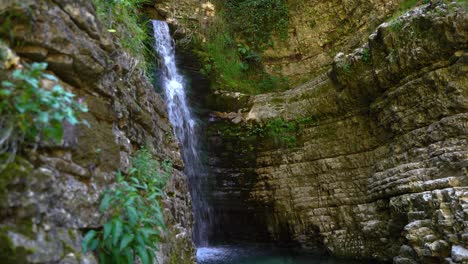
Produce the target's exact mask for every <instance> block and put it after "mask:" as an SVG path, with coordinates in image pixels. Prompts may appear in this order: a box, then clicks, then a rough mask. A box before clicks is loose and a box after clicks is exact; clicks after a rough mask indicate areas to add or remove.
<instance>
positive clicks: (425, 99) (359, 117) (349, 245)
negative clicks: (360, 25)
mask: <svg viewBox="0 0 468 264" xmlns="http://www.w3.org/2000/svg"><path fill="white" fill-rule="evenodd" d="M467 43H468V15H467V13H466V9H465V7H463V6H461V5H459V4H456V3H450V4H445V3H442V1H439V2H438V3H437V4H435V3H433V4H428V5H425V6H423V7H420V8H417V9H414V10H413V11H410V12H409V13H407V14H405V15H403V16H402V17H400V18H397V19H396V20H393V21H392V22H389V23H384V24H382V25H381V26H379V27H378V28H377V30H376V31H375V32H374V33H372V34H371V35H370V37H369V40H368V42H367V43H366V44H365V45H364V46H363V47H362V48H359V49H357V50H355V51H354V52H353V53H351V54H348V55H345V54H343V53H340V54H338V55H337V56H336V57H335V59H334V63H333V69H332V70H331V71H329V72H328V73H327V74H323V75H320V76H319V77H317V78H315V79H314V80H311V81H309V82H308V83H306V84H304V85H302V86H300V87H298V88H295V89H293V90H290V91H286V92H283V93H276V94H265V95H258V96H255V97H253V98H252V101H251V104H252V105H253V106H252V107H251V108H250V110H249V111H248V112H245V113H244V116H243V120H244V121H243V122H242V123H241V124H234V123H233V122H229V123H220V122H215V123H213V124H212V125H211V127H212V128H215V129H212V130H211V131H210V132H209V137H208V138H209V140H210V142H215V143H216V142H217V145H218V146H225V145H223V144H224V143H226V142H227V143H229V144H230V147H223V148H218V149H213V152H212V153H215V155H213V159H212V167H213V170H215V171H216V170H217V171H220V172H221V174H224V175H225V176H224V177H222V178H221V179H222V180H219V179H218V180H216V181H214V183H213V184H214V185H215V188H216V190H217V195H218V196H217V197H222V199H221V198H215V199H214V200H215V202H214V203H215V204H217V207H216V210H218V212H219V214H221V215H223V213H224V214H229V213H233V211H234V213H235V214H237V216H236V215H235V214H233V215H231V216H230V217H224V218H223V221H224V222H223V224H224V225H228V226H230V225H232V226H236V223H235V220H234V219H236V217H238V218H242V219H244V218H245V222H250V223H252V224H255V223H257V222H258V221H256V219H260V218H256V216H255V214H253V213H252V212H251V211H250V209H252V208H261V209H263V211H260V210H256V212H261V213H262V215H261V217H262V218H263V219H266V220H265V221H266V223H260V224H258V227H261V225H262V224H265V228H263V229H261V228H258V232H257V233H256V234H259V235H260V236H261V237H264V236H265V233H267V234H268V236H269V238H270V239H271V240H274V241H275V240H276V241H285V239H289V240H290V241H291V242H293V243H297V244H299V245H300V246H301V247H302V248H303V249H304V250H310V251H317V250H319V251H320V250H324V251H328V252H330V253H331V254H334V255H340V256H347V257H360V258H376V259H379V260H386V261H392V260H393V261H394V262H395V263H466V261H467V260H466V254H465V253H466V249H467V248H468V241H467V238H468V225H467V223H468V204H467V201H468V187H467V186H468V137H467V135H468V111H467V110H468V99H467V98H468V52H467V48H468V44H467ZM277 117H281V118H283V119H284V120H286V122H294V120H295V119H296V120H297V119H298V118H300V117H302V118H308V119H307V120H308V121H307V122H306V123H301V124H300V125H299V126H297V129H296V132H295V135H294V138H295V143H294V144H293V145H292V146H289V147H288V146H285V145H278V144H273V142H272V141H273V139H272V138H264V137H263V138H262V137H256V138H255V135H256V132H255V131H252V130H251V128H252V127H255V126H252V125H251V124H249V122H256V123H268V122H269V120H272V118H277ZM224 122H225V121H224ZM220 124H223V125H221V126H222V127H223V129H221V128H219V127H217V126H220ZM236 129H237V130H236ZM249 129H250V130H249ZM251 135H254V138H253V139H252V138H249V136H251ZM257 135H258V134H257ZM284 136H290V135H284ZM236 138H237V139H238V140H237V141H236V140H235V139H236ZM239 138H241V140H239ZM245 148H251V150H252V151H254V153H253V154H251V155H246V156H243V157H240V158H231V159H230V158H229V157H239V155H240V154H239V153H240V152H242V151H243V150H244V149H245ZM239 159H240V160H239ZM230 161H231V162H233V163H234V165H236V166H229V162H230ZM239 164H241V165H239ZM242 164H244V166H242ZM226 174H230V176H227V175H226ZM245 183H248V184H247V185H245ZM231 198H232V199H231ZM231 200H232V201H237V202H236V204H235V207H232V205H230V204H229V203H228V201H231ZM223 201H224V202H223ZM232 208H234V209H232ZM257 217H258V216H257ZM230 218H231V219H233V220H232V221H229V219H230ZM248 219H250V220H248ZM254 229H255V228H254ZM236 230H237V229H236ZM239 230H240V228H239ZM239 232H242V231H239ZM248 232H252V229H249V231H248ZM247 234H248V233H247ZM247 234H244V233H239V234H236V233H233V234H229V235H230V237H231V238H232V239H233V240H236V239H243V238H245V237H247ZM251 236H253V237H255V235H252V234H251Z"/></svg>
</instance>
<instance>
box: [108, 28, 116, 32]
mask: <svg viewBox="0 0 468 264" xmlns="http://www.w3.org/2000/svg"><path fill="white" fill-rule="evenodd" d="M107 31H108V32H110V33H115V32H117V30H115V29H113V28H109V29H108V30H107Z"/></svg>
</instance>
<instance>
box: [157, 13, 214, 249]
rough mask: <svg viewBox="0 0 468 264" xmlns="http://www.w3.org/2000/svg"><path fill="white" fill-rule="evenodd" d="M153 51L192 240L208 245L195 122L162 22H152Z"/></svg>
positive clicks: (207, 210) (207, 218)
mask: <svg viewBox="0 0 468 264" xmlns="http://www.w3.org/2000/svg"><path fill="white" fill-rule="evenodd" d="M152 22H153V29H154V39H155V49H156V52H157V53H158V55H159V57H160V59H161V64H162V65H161V71H162V75H161V79H162V80H161V81H162V87H163V89H164V93H165V97H166V103H167V109H168V114H169V121H170V122H171V124H172V126H173V128H174V134H175V135H176V136H177V139H178V140H179V141H180V143H181V145H182V154H183V158H184V163H185V174H186V175H187V176H188V179H189V185H190V194H191V196H192V207H193V214H194V217H195V226H194V233H193V240H194V242H195V245H196V246H207V245H208V232H209V226H210V222H211V220H210V219H211V212H210V211H211V210H210V207H209V205H208V203H207V202H206V201H205V199H204V198H203V194H202V185H203V183H204V181H205V179H206V178H205V177H203V175H204V174H205V173H204V172H205V170H204V168H203V165H202V163H201V160H200V157H199V147H198V140H197V139H198V137H197V122H196V120H195V118H194V117H193V114H192V112H191V110H190V108H189V107H188V104H187V98H186V94H185V80H184V78H183V77H182V75H180V74H179V73H178V71H177V67H176V63H175V48H174V45H173V39H172V37H171V35H170V32H169V26H168V25H167V23H166V22H164V21H158V20H153V21H152Z"/></svg>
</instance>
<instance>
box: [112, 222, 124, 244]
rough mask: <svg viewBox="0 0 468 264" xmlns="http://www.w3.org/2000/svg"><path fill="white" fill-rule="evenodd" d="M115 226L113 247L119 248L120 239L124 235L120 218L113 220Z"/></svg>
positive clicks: (113, 229)
mask: <svg viewBox="0 0 468 264" xmlns="http://www.w3.org/2000/svg"><path fill="white" fill-rule="evenodd" d="M113 222H114V226H113V228H112V245H114V246H117V242H119V238H120V236H121V235H122V221H121V220H120V219H118V218H115V219H114V220H113Z"/></svg>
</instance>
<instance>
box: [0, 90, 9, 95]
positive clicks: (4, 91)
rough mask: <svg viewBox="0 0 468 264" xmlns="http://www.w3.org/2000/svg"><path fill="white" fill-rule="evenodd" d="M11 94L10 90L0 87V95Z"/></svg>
mask: <svg viewBox="0 0 468 264" xmlns="http://www.w3.org/2000/svg"><path fill="white" fill-rule="evenodd" d="M11 94H12V92H11V91H10V90H8V89H1V90H0V95H1V96H10V95H11Z"/></svg>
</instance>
